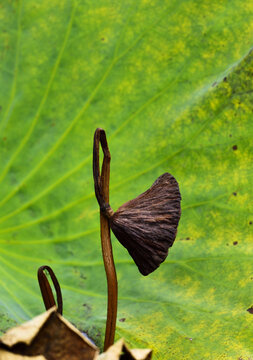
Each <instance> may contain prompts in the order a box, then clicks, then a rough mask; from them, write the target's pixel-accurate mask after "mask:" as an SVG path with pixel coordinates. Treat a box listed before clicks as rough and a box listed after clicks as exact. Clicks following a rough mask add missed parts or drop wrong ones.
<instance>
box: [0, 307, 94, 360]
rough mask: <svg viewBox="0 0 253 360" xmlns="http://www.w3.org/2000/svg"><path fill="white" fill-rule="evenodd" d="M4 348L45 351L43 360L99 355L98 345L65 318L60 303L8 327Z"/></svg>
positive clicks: (1, 344)
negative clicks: (14, 325)
mask: <svg viewBox="0 0 253 360" xmlns="http://www.w3.org/2000/svg"><path fill="white" fill-rule="evenodd" d="M0 348H4V349H5V350H8V351H9V352H12V353H13V354H18V355H25V356H39V355H42V356H43V357H42V358H41V360H42V359H44V358H46V359H47V360H58V359H59V360H60V359H61V360H65V359H66V360H67V359H72V360H80V359H83V360H94V359H96V358H97V355H98V348H97V347H96V346H95V345H93V344H92V343H91V342H90V341H89V340H88V339H87V338H85V337H84V336H83V335H82V333H81V332H80V331H78V330H77V329H76V328H75V327H74V326H73V325H72V324H71V323H70V322H69V321H67V320H66V319H64V317H62V316H61V315H60V314H59V313H58V312H57V309H56V307H53V308H51V309H50V310H48V311H47V312H45V313H43V314H41V315H39V316H37V317H35V318H34V319H32V320H30V321H28V322H26V323H24V324H22V325H21V326H18V327H15V328H13V329H10V330H9V331H7V333H6V334H5V335H3V337H2V338H1V339H0ZM0 359H1V358H0ZM6 359H8V358H6ZM10 359H11V358H10ZM21 359H22V357H21ZM25 359H26V358H25ZM39 359H40V358H39ZM39 359H38V360H39ZM36 360H37V359H36Z"/></svg>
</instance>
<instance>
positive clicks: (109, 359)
mask: <svg viewBox="0 0 253 360" xmlns="http://www.w3.org/2000/svg"><path fill="white" fill-rule="evenodd" d="M151 357H152V350H150V349H131V350H130V349H129V348H128V346H127V345H126V343H125V341H124V339H120V340H119V341H117V342H116V343H115V344H113V345H112V346H110V347H109V349H108V350H107V351H106V352H104V353H103V354H101V355H99V357H98V360H120V359H122V360H123V359H124V360H150V359H151Z"/></svg>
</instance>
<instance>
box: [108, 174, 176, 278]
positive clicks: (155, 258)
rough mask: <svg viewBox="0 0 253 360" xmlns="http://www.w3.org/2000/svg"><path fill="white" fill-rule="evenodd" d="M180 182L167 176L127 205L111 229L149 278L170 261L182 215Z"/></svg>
mask: <svg viewBox="0 0 253 360" xmlns="http://www.w3.org/2000/svg"><path fill="white" fill-rule="evenodd" d="M180 200H181V196H180V192H179V187H178V183H177V181H176V179H175V178H174V177H173V176H172V175H170V174H168V173H165V174H163V175H161V176H160V177H159V178H158V179H157V180H156V181H155V182H154V183H153V185H152V186H151V187H150V189H148V190H147V191H145V192H144V193H142V194H141V195H139V196H138V197H137V198H135V199H133V200H130V201H128V202H127V203H125V204H123V205H122V206H121V207H120V208H119V209H118V210H117V211H116V212H115V213H113V215H112V216H110V213H111V212H109V211H108V212H107V213H108V217H109V219H110V227H111V229H112V231H113V233H114V235H115V236H116V238H117V239H118V240H119V241H120V243H121V244H122V245H123V246H124V247H125V248H126V249H127V250H128V252H129V254H130V255H131V256H132V258H133V260H134V261H135V263H136V265H137V266H138V269H139V271H140V272H141V274H143V275H148V274H150V273H151V272H152V271H154V270H155V269H156V268H158V266H159V265H160V264H161V263H162V262H163V261H164V260H165V259H166V257H167V255H168V249H169V247H171V246H172V245H173V242H174V240H175V237H176V233H177V226H178V222H179V219H180V215H181V208H180Z"/></svg>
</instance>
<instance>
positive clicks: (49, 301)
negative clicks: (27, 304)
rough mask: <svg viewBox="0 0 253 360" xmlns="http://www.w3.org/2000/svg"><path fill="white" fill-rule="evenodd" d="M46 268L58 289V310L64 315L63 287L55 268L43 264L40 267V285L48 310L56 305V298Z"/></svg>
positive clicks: (56, 289)
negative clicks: (54, 270)
mask: <svg viewBox="0 0 253 360" xmlns="http://www.w3.org/2000/svg"><path fill="white" fill-rule="evenodd" d="M44 270H47V271H48V273H49V275H50V277H51V279H52V282H53V284H54V288H55V291H56V297H57V312H58V313H60V314H61V315H62V294H61V287H60V284H59V282H58V280H57V277H56V276H55V274H54V272H53V270H52V269H51V267H50V266H47V265H43V266H41V267H40V268H39V269H38V273H37V274H38V281H39V286H40V291H41V295H42V299H43V302H44V305H45V308H46V310H48V309H50V308H51V307H53V306H55V305H56V303H55V299H54V295H53V292H52V289H51V286H50V284H49V281H48V280H47V277H46V275H45V273H44Z"/></svg>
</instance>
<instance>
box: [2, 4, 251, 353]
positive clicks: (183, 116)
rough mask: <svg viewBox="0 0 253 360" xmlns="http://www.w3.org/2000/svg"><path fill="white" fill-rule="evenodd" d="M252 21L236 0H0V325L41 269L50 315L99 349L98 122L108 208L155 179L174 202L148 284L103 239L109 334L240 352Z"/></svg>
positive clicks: (23, 304) (163, 347)
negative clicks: (112, 270) (172, 182)
mask: <svg viewBox="0 0 253 360" xmlns="http://www.w3.org/2000/svg"><path fill="white" fill-rule="evenodd" d="M252 18H253V5H252V4H251V3H250V2H248V1H246V0H242V1H239V0H235V1H233V2H226V4H225V3H223V2H219V1H218V0H217V1H213V2H210V1H209V2H208V1H202V2H201V1H200V2H197V3H196V1H192V0H190V1H188V0H187V1H186V0H180V1H176V0H172V1H165V2H161V1H154V2H147V1H144V0H143V1H142V0H141V1H138V2H134V1H129V2H124V1H118V2H115V1H111V0H108V1H104V0H102V1H100V0H99V1H97V2H83V1H81V0H73V1H65V0H63V1H60V0H52V1H48V0H44V1H42V2H36V3H35V2H34V1H32V0H27V1H21V0H20V1H17V2H14V3H11V2H2V6H0V24H1V25H0V133H1V136H0V159H1V161H0V183H1V186H0V270H1V275H2V276H1V281H0V304H1V307H0V325H1V326H0V332H3V331H5V330H6V329H7V328H8V327H9V326H10V325H11V324H16V323H20V322H21V321H24V320H27V319H28V318H30V317H32V316H35V315H38V314H39V313H41V312H42V311H43V310H44V307H43V302H42V300H41V297H40V292H39V287H38V284H37V279H36V272H37V268H38V267H39V266H41V265H49V266H51V267H52V268H53V270H54V272H55V274H56V276H57V278H58V280H59V282H60V284H61V287H62V292H63V301H64V316H65V317H66V318H68V319H69V320H70V321H71V322H73V323H74V324H75V325H76V326H77V327H78V328H79V329H80V330H82V331H84V332H86V333H87V334H89V336H90V337H91V338H92V339H93V340H94V341H95V342H96V344H98V345H101V344H102V342H103V333H104V327H105V321H106V301H107V299H106V282H105V274H104V269H103V260H102V256H101V248H100V238H99V209H98V207H97V204H96V201H95V197H94V185H93V178H92V140H93V134H94V130H95V129H96V128H97V127H102V128H104V129H105V130H106V133H107V135H108V143H109V148H110V152H111V157H112V158H111V174H110V177H111V179H110V205H111V206H112V208H113V210H114V211H116V210H117V208H118V207H119V206H121V205H122V204H123V203H125V202H127V201H128V200H131V199H133V198H135V197H136V196H138V195H139V194H141V193H142V192H144V191H145V190H147V189H148V188H149V187H150V186H151V185H152V183H153V182H154V180H155V179H156V178H158V176H160V175H161V174H162V173H165V172H169V173H171V174H172V175H173V176H174V177H175V178H176V179H177V181H178V183H179V187H180V192H181V195H182V217H181V220H180V223H179V228H178V233H177V238H176V240H175V243H174V245H173V247H172V248H171V251H170V254H169V256H168V257H167V259H166V261H165V262H164V263H163V264H161V266H160V268H159V269H158V270H157V271H155V272H154V273H153V274H151V275H150V276H148V277H146V278H142V277H141V275H139V273H138V269H137V268H136V266H135V264H134V262H133V261H132V259H130V258H129V255H128V253H127V251H126V250H125V249H124V248H123V247H122V246H121V245H120V243H119V242H118V241H117V239H116V238H115V237H114V236H113V235H112V242H113V251H114V257H115V264H116V268H117V273H118V283H119V310H118V311H119V312H118V322H117V329H118V330H117V331H118V332H117V336H118V337H120V336H125V337H127V340H128V342H129V343H130V346H131V347H143V346H145V347H150V348H153V349H154V360H165V359H167V358H178V359H182V360H191V359H196V360H200V359H211V358H213V359H214V358H215V359H221V358H222V359H224V360H225V359H226V360H233V359H239V358H243V359H249V358H250V357H251V356H252V353H253V348H252V346H251V343H252V342H251V338H252V331H253V328H252V315H251V314H250V312H249V311H247V309H249V308H250V307H251V306H252V291H251V289H252V278H253V267H252V266H253V265H252V264H253V261H252V256H253V247H252V236H253V234H252V231H253V217H252V214H253V205H252V204H253V201H252V195H251V183H252V181H251V177H252V173H253V168H252V149H251V139H252V137H253V128H252V125H251V124H252V111H253V105H252V104H253V92H252V89H253V76H252V75H253V73H252V68H253V66H252V64H253V55H252V51H250V49H252V46H253V44H252V33H253V21H252ZM101 158H102V154H101ZM203 334H204V335H203ZM235 339H236V342H235Z"/></svg>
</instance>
